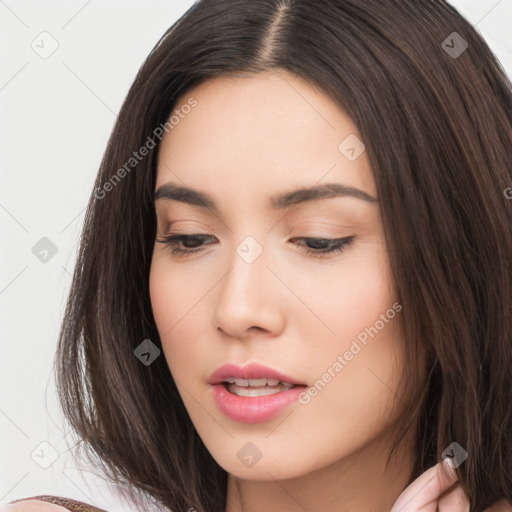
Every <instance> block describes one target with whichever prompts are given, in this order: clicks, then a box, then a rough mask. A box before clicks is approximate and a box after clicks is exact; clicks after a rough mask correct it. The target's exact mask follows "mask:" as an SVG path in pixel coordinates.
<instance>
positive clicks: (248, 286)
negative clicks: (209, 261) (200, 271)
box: [213, 237, 285, 339]
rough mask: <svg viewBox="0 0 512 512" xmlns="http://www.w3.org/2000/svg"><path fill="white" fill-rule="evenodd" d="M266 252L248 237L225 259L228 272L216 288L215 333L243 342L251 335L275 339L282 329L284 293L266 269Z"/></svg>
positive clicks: (267, 262) (273, 272)
mask: <svg viewBox="0 0 512 512" xmlns="http://www.w3.org/2000/svg"><path fill="white" fill-rule="evenodd" d="M268 256H269V252H267V251H266V250H265V249H263V247H262V246H261V245H260V244H259V243H258V242H256V241H255V239H252V237H248V238H246V239H245V241H243V242H242V243H240V244H239V245H238V247H236V250H233V252H232V254H231V255H230V256H229V258H228V259H227V261H228V265H229V267H228V268H229V271H228V272H227V274H226V275H225V277H224V278H223V279H222V281H221V283H220V284H219V286H218V288H217V294H218V295H217V297H216V299H217V300H216V303H215V309H214V313H213V321H214V324H215V327H216V329H218V330H220V331H221V332H222V333H223V334H224V335H225V336H228V337H232V338H237V339H244V338H247V337H248V336H251V335H254V334H255V333H258V332H259V333H260V334H261V333H263V334H264V335H266V336H272V337H273V336H276V335H278V334H279V333H280V332H281V331H282V330H283V328H284V322H285V316H284V304H285V302H284V299H285V297H284V294H285V292H284V290H283V285H282V283H281V282H280V281H279V279H277V277H276V275H275V274H276V270H275V269H272V270H270V268H269V263H270V265H271V262H270V258H269V257H268Z"/></svg>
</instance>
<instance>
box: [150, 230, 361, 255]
mask: <svg viewBox="0 0 512 512" xmlns="http://www.w3.org/2000/svg"><path fill="white" fill-rule="evenodd" d="M211 238H213V237H212V236H210V235H206V234H203V233H198V234H194V235H177V234H174V235H168V236H165V237H162V239H160V240H158V239H157V240H156V241H157V242H158V243H162V244H165V245H166V246H168V247H169V249H170V251H171V254H173V255H175V256H179V257H181V256H190V255H192V254H194V253H197V252H201V251H202V250H203V248H202V246H203V242H204V241H205V240H208V239H211ZM354 239H355V236H354V235H352V236H348V237H345V238H310V237H300V238H294V239H292V241H295V240H302V241H304V242H305V243H306V245H305V248H304V252H305V253H306V254H307V255H308V256H313V257H317V258H319V257H320V258H322V257H326V255H329V254H333V253H341V252H343V251H344V250H345V249H347V248H348V247H349V246H350V244H351V243H352V242H353V241H354ZM180 244H182V246H184V248H183V247H180Z"/></svg>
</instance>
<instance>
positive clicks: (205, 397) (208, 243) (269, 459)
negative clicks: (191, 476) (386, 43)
mask: <svg viewBox="0 0 512 512" xmlns="http://www.w3.org/2000/svg"><path fill="white" fill-rule="evenodd" d="M192 98H193V99H192ZM187 105H189V106H190V105H193V107H189V106H187ZM175 110H177V111H178V112H177V113H175V115H176V117H175V118H173V119H174V121H173V123H172V126H173V127H172V129H170V130H169V132H168V133H167V134H166V135H165V136H164V138H163V139H162V143H161V146H160V149H159V159H158V174H157V182H156V187H155V190H158V189H160V187H163V186H166V185H172V187H173V188H175V187H187V188H190V189H193V190H194V191H197V192H198V193H201V194H202V195H205V196H206V195H207V196H208V197H209V198H210V201H211V202H210V203H209V204H207V206H204V205H200V204H199V202H200V201H198V200H197V198H196V197H195V196H194V195H193V194H181V195H180V196H179V197H178V196H177V195H176V194H171V193H170V192H171V188H169V189H168V190H167V193H164V192H162V191H163V189H161V192H160V193H159V197H158V199H157V200H156V202H155V204H156V214H157V219H158V231H157V239H158V240H161V239H163V237H165V236H172V235H187V236H191V235H204V236H203V238H199V237H196V238H195V239H194V238H192V239H188V241H187V240H186V239H182V240H181V242H180V240H178V242H177V243H176V244H175V248H176V249H177V250H180V249H181V250H182V251H186V250H187V249H188V250H190V251H195V252H191V253H190V254H186V253H181V252H176V253H173V252H172V246H170V245H165V244H163V243H159V242H155V247H154V254H153V259H152V263H151V273H150V292H151V302H152V307H153V312H154V316H155V320H156V324H157V328H158V332H159V334H160V338H161V341H162V345H163V351H164V356H165V358H166V360H167V363H168V365H169V368H170V371H171V373H172V375H173V378H174V379H175V381H176V384H177V387H178V389H179V392H180V395H181V398H182V400H183V402H184V404H185V406H186V408H187V411H188V413H189V415H190V418H191V420H192V422H193V423H194V425H195V427H196V429H197V432H198V434H199V436H200V437H201V438H202V440H203V442H204V444H205V445H206V447H207V448H208V450H209V451H210V453H211V454H212V456H213V457H214V458H215V459H216V460H217V462H218V463H219V464H220V465H221V466H222V467H223V468H224V469H225V470H226V471H228V472H229V473H231V474H234V475H236V476H238V477H240V478H244V479H255V480H265V479H269V478H271V477H272V478H293V477H296V476H300V475H305V474H307V473H310V472H312V471H315V470H317V469H320V468H323V467H326V466H328V465H330V464H333V463H335V462H337V461H341V460H343V459H345V460H350V459H349V458H352V459H353V458H354V457H361V456H362V454H363V453H366V456H368V457H371V456H375V454H376V453H377V452H378V453H380V452H379V451H378V450H379V446H381V447H382V446H386V447H389V439H388V438H389V433H390V427H391V424H392V421H394V420H395V419H396V418H397V415H398V414H399V412H398V410H397V409H395V408H393V404H394V402H395V400H396V399H395V394H396V393H397V384H398V378H399V376H400V374H401V372H402V365H403V359H402V352H401V350H400V346H401V345H400V340H399V337H398V332H399V331H398V323H399V318H397V317H399V316H400V313H399V311H400V309H401V305H400V304H398V302H396V297H395V296H394V286H393V282H392V279H391V273H390V268H389V263H388V258H387V252H386V247H385V240H384V236H383V228H382V225H381V219H380V213H379V204H378V202H377V201H372V200H371V198H377V196H376V188H375V184H374V180H373V177H372V172H371V169H370V166H369V162H368V158H367V155H366V152H365V151H364V146H362V142H361V140H360V139H361V137H360V135H359V134H358V130H357V128H356V126H355V125H354V124H353V123H352V122H351V120H350V118H348V117H347V115H346V114H345V113H344V112H343V111H341V110H340V109H339V108H338V107H337V105H336V104H334V103H333V102H332V101H331V100H330V99H329V98H328V97H327V96H326V95H324V94H323V93H321V92H319V91H318V90H316V89H314V88H312V87H311V86H310V85H308V84H307V83H306V82H305V81H303V80H302V79H300V78H298V77H296V76H294V75H290V74H287V73H260V74H257V75H252V76H250V77H248V76H244V77H237V78H226V77H222V78H216V79H212V80H209V81H208V82H205V83H204V84H202V85H200V86H198V87H196V88H195V89H193V90H191V91H190V92H189V93H187V94H186V95H184V96H183V97H182V98H180V100H179V102H178V103H177V104H176V106H175ZM327 184H332V185H336V186H338V187H339V188H338V192H337V193H334V192H333V193H331V194H329V195H324V196H322V195H320V194H318V195H316V194H315V193H310V194H295V195H291V196H290V197H289V198H288V199H289V200H288V201H286V200H281V201H278V200H276V197H278V196H281V195H287V194H289V193H290V192H292V191H295V190H297V189H302V188H310V187H318V186H325V185H327ZM340 186H344V187H347V188H348V189H351V190H352V191H355V190H357V191H360V192H356V193H355V194H354V195H350V194H343V193H342V192H340V190H341V187H340ZM332 190H334V187H333V188H332ZM349 192H350V190H349ZM308 238H309V239H312V240H307V239H308ZM318 239H320V240H318ZM325 239H346V240H342V242H341V244H340V243H337V242H334V243H332V244H331V245H329V242H326V241H325ZM347 240H348V241H349V243H346V241H347ZM336 243H337V247H338V248H340V247H341V250H338V251H332V252H330V253H328V252H325V251H328V250H329V249H330V248H336ZM343 244H345V245H343ZM308 251H310V252H309V253H308ZM250 363H259V364H261V365H265V366H266V367H269V368H271V369H273V370H274V371H276V372H280V375H278V377H279V376H283V375H284V376H286V378H285V377H283V378H282V379H281V380H283V381H285V380H286V381H292V383H293V382H295V383H302V384H304V385H306V386H307V387H300V388H297V387H295V388H292V389H291V390H288V391H284V389H285V388H283V387H282V386H281V385H280V384H278V385H277V386H276V382H275V381H274V382H273V381H272V380H271V381H270V385H271V386H270V389H269V387H268V386H267V388H266V389H263V388H262V387H261V386H262V385H264V384H265V381H260V382H254V381H253V380H251V381H250V382H240V381H239V382H238V384H239V385H237V383H236V382H234V383H233V385H232V386H231V387H230V390H228V389H227V385H224V384H217V385H213V384H212V383H211V382H210V381H211V380H212V374H213V373H214V372H215V370H217V369H218V368H219V367H221V366H222V365H225V364H234V365H238V366H240V367H244V366H246V365H248V364H250ZM267 373H268V377H273V376H274V377H275V375H273V374H272V373H271V372H270V371H268V370H263V372H262V373H261V374H258V373H246V374H244V373H243V369H242V370H241V372H240V373H239V374H235V372H234V371H233V370H232V369H231V370H230V369H228V370H227V372H226V373H224V374H223V375H220V377H218V379H214V380H224V379H228V378H229V377H228V376H229V375H231V374H233V377H234V378H238V379H241V378H243V377H244V376H245V377H247V378H251V377H252V378H256V377H262V378H263V377H264V376H265V375H266V374H267ZM276 380H280V379H276ZM247 384H249V385H250V387H247V386H246V385H247ZM255 388H257V389H255ZM266 393H271V394H266ZM239 395H263V396H239ZM370 447H371V449H370ZM270 475H271V477H270Z"/></svg>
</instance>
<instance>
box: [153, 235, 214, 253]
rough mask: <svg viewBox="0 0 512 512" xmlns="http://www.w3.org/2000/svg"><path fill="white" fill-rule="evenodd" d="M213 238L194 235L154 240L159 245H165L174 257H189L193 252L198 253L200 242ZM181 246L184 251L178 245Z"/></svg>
mask: <svg viewBox="0 0 512 512" xmlns="http://www.w3.org/2000/svg"><path fill="white" fill-rule="evenodd" d="M208 238H213V237H211V236H210V235H205V234H194V235H169V236H164V237H163V238H162V239H161V240H158V239H157V240H156V241H157V242H159V243H161V244H165V245H166V246H167V247H168V248H169V249H170V251H171V253H172V254H173V255H175V256H190V255H191V254H193V253H195V252H200V251H202V249H201V248H200V245H201V242H203V241H204V240H205V239H208ZM180 243H181V244H183V245H184V246H185V249H183V248H181V247H180V246H179V244H180Z"/></svg>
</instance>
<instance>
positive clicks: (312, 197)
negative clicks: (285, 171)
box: [153, 182, 378, 211]
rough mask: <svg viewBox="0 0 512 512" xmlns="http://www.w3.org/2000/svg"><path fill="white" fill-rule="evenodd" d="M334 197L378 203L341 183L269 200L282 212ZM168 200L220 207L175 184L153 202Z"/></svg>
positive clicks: (161, 189)
mask: <svg viewBox="0 0 512 512" xmlns="http://www.w3.org/2000/svg"><path fill="white" fill-rule="evenodd" d="M332 197H355V198H356V199H361V200H363V201H367V202H372V203H373V202H378V199H377V198H376V197H373V196H371V195H370V194H368V193H366V192H364V191H363V190H360V189H357V188H354V187H348V186H346V185H343V184H341V183H324V184H322V185H315V186H312V187H304V188H299V189H297V190H292V191H291V192H285V193H282V194H277V195H274V196H271V197H270V198H269V206H270V208H272V209H274V210H280V209H284V208H288V207H290V206H294V205H296V204H300V203H305V202H307V201H318V200H320V199H330V198H332ZM159 199H166V200H168V201H180V202H183V203H187V204H192V205H195V206H200V207H203V208H209V209H211V210H213V211H218V207H217V205H216V204H215V201H214V200H213V198H212V197H211V196H209V195H208V194H206V193H205V192H201V191H200V190H195V189H193V188H189V187H184V186H181V185H177V184H174V183H170V182H169V183H165V184H163V185H161V186H160V187H159V188H158V189H157V190H156V191H155V192H154V194H153V201H155V202H156V201H158V200H159Z"/></svg>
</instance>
